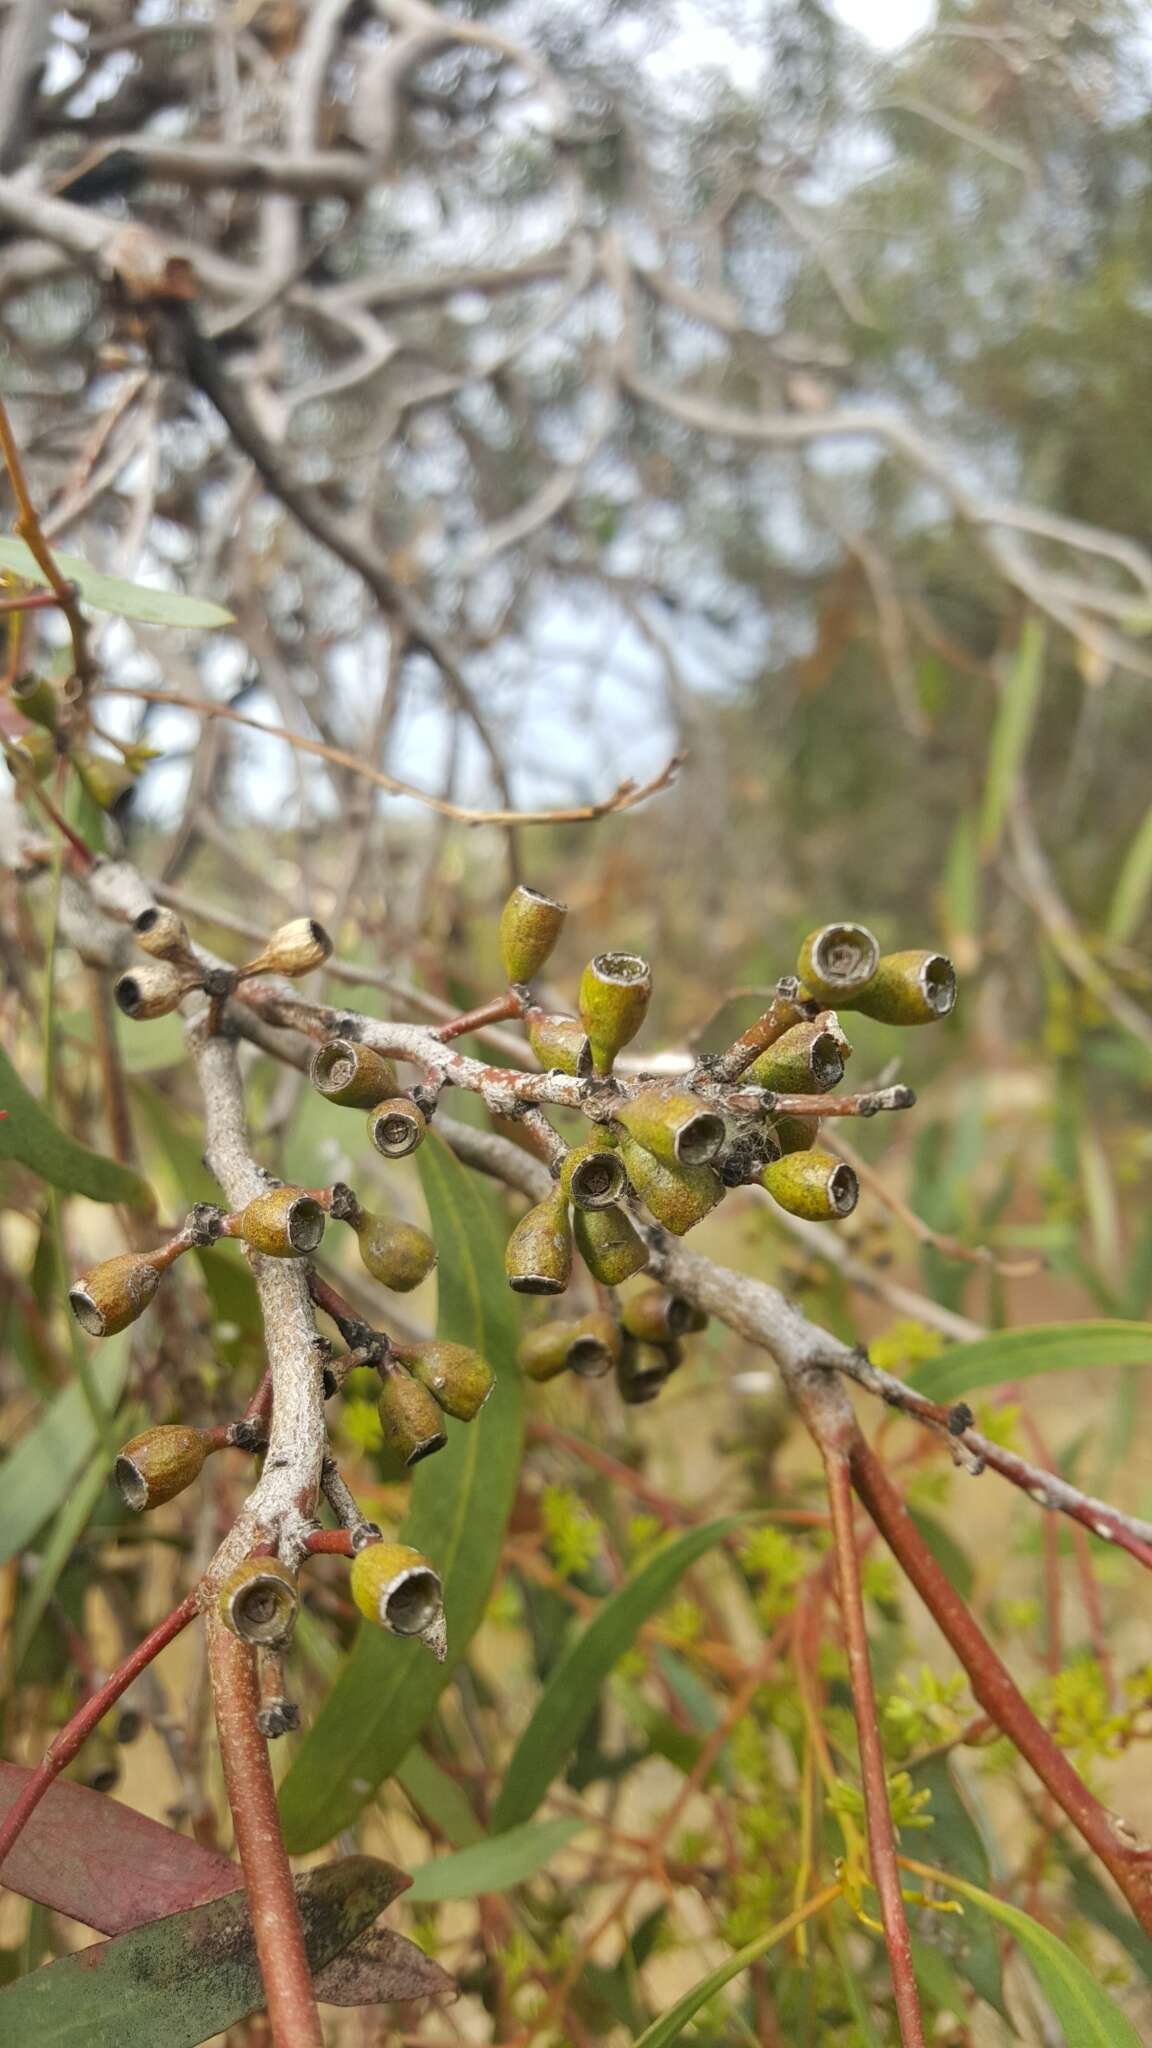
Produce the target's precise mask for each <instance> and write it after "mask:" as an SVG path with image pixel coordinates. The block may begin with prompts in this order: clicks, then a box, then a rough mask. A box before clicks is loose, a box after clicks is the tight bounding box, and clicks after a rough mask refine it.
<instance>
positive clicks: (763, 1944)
mask: <svg viewBox="0 0 1152 2048" xmlns="http://www.w3.org/2000/svg"><path fill="white" fill-rule="evenodd" d="M839 1896H840V1890H839V1886H836V1887H830V1888H829V1890H828V1892H827V1894H826V1897H825V1904H826V1905H829V1906H830V1905H831V1904H832V1903H833V1901H834V1900H835V1899H837V1898H839ZM805 1917H812V1916H805ZM795 1925H796V1915H795V1914H794V1913H790V1914H789V1916H788V1918H787V1920H781V1921H778V1922H777V1924H776V1926H775V1927H769V1928H767V1929H766V1931H765V1932H764V1933H763V1934H758V1935H757V1936H756V1939H755V1941H749V1942H747V1943H746V1944H745V1946H744V1947H743V1948H738V1949H736V1950H735V1951H734V1953H733V1954H732V1955H730V1956H729V1957H728V1959H727V1961H726V1962H723V1963H718V1964H717V1965H716V1968H715V1969H714V1970H709V1972H708V1975H707V1976H706V1977H701V1979H700V1981H699V1983H698V1984H694V1985H693V1986H692V1989H691V1990H690V1991H686V1992H685V1993H684V1996H683V1997H682V1998H678V1999H677V2000H676V2003H675V2005H670V2006H669V2008H668V2010H667V2012H666V2013H663V2014H661V2017H660V2018H659V2019H658V2020H653V2022H652V2025H651V2026H650V2027H645V2029H644V2032H643V2033H642V2034H641V2035H640V2036H639V2037H638V2039H637V2040H635V2041H634V2042H633V2043H632V2048H673V2043H674V2042H676V2041H678V2040H679V2039H680V2036H681V2034H682V2033H683V2032H684V2029H685V2027H686V2026H687V2025H688V2022H689V2020H690V2019H694V2018H695V2016H696V2014H697V2013H698V2012H699V2010H700V2008H701V2006H702V2005H707V2003H708V2001H709V1999H710V1998H715V1996H716V1993H717V1992H718V1991H723V1989H724V1986H725V1985H726V1984H730V1983H731V1982H732V1979H733V1977H738V1976H739V1975H740V1972H741V1971H742V1970H746V1969H747V1968H748V1966H749V1964H750V1963H755V1962H758V1961H759V1958H760V1957H761V1956H763V1955H767V1953H768V1951H769V1949H771V1948H775V1947H776V1946H777V1945H778V1943H780V1942H782V1941H784V1940H786V1939H787V1937H788V1935H789V1934H791V1932H792V1930H793V1928H794V1927H795Z"/></svg>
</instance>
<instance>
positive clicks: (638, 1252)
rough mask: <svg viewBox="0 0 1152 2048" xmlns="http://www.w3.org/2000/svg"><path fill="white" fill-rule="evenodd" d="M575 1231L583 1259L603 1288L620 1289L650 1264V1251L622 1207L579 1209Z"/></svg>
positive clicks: (575, 1220)
mask: <svg viewBox="0 0 1152 2048" xmlns="http://www.w3.org/2000/svg"><path fill="white" fill-rule="evenodd" d="M574 1228H575V1232H576V1245H577V1249H578V1251H579V1253H580V1257H581V1258H582V1259H583V1261H584V1264H585V1265H586V1266H587V1268H588V1271H589V1272H590V1273H591V1275H592V1278H593V1279H594V1280H599V1282H600V1285H601V1286H602V1287H619V1286H620V1284H621V1282H622V1281H624V1280H630V1279H631V1278H632V1275H633V1273H642V1272H643V1271H644V1268H645V1267H646V1265H647V1264H648V1247H647V1245H646V1244H645V1242H644V1240H643V1238H642V1237H641V1235H640V1233H639V1231H638V1230H637V1228H636V1225H635V1224H634V1223H633V1221H632V1218H631V1217H630V1216H629V1214H628V1212H627V1210H626V1209H622V1208H621V1207H620V1205H619V1203H613V1205H612V1207H611V1208H610V1209H577V1211H576V1215H575V1219H574Z"/></svg>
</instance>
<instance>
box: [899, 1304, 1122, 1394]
mask: <svg viewBox="0 0 1152 2048" xmlns="http://www.w3.org/2000/svg"><path fill="white" fill-rule="evenodd" d="M1149 1364H1152V1323H1124V1322H1088V1323H1038V1324H1036V1325H1035V1326H1026V1327H1024V1328H1022V1329H1018V1330H997V1331H996V1332H995V1333H994V1334H993V1335H992V1336H991V1337H978V1338H977V1339H976V1340H975V1342H974V1343H972V1344H953V1345H952V1346H951V1347H950V1348H949V1349H948V1350H947V1351H945V1352H942V1353H941V1355H940V1357H939V1358H932V1359H929V1361H928V1363H927V1364H926V1365H922V1366H920V1367H919V1368H918V1369H917V1372H916V1391H917V1393H918V1394H926V1395H927V1397H928V1399H929V1400H930V1401H958V1400H960V1399H961V1398H962V1397H964V1396H967V1395H968V1394H973V1393H975V1392H976V1391H977V1389H978V1388H980V1387H1000V1386H1004V1385H1006V1384H1007V1383H1008V1382H1010V1381H1012V1380H1029V1379H1035V1378H1037V1377H1038V1375H1039V1374H1041V1373H1046V1372H1073V1371H1081V1372H1083V1371H1084V1370H1086V1369H1091V1370H1092V1371H1096V1372H1102V1371H1104V1369H1105V1368H1115V1367H1116V1366H1121V1365H1149Z"/></svg>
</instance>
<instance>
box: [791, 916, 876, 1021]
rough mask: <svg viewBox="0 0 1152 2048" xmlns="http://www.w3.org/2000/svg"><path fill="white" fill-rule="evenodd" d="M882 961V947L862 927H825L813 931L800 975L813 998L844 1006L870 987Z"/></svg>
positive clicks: (803, 951)
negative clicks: (851, 998) (850, 999)
mask: <svg viewBox="0 0 1152 2048" xmlns="http://www.w3.org/2000/svg"><path fill="white" fill-rule="evenodd" d="M879 961H880V945H879V942H878V940H877V939H876V938H875V937H874V935H873V934H872V933H871V932H870V931H869V930H868V927H867V926H866V925H862V924H825V925H821V926H820V929H819V930H818V931H814V932H809V934H808V937H807V938H806V939H805V941H804V944H803V945H802V946H801V948H800V954H799V958H798V960H797V962H796V972H797V974H798V975H799V976H800V979H801V981H802V982H803V984H804V987H805V989H806V990H807V992H808V993H809V994H810V995H813V996H818V997H819V999H820V1001H821V1002H824V1003H843V1002H846V1001H847V1000H848V998H849V997H850V996H856V995H859V993H860V991H861V989H864V988H866V987H867V986H868V983H869V982H870V981H871V979H872V976H873V975H874V974H875V972H876V969H877V966H878V965H879Z"/></svg>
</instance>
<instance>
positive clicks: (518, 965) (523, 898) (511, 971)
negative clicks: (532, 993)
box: [500, 882, 568, 982]
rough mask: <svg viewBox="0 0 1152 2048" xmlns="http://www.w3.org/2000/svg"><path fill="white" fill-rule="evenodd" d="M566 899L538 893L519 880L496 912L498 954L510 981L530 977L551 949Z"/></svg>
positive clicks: (561, 926)
mask: <svg viewBox="0 0 1152 2048" xmlns="http://www.w3.org/2000/svg"><path fill="white" fill-rule="evenodd" d="M567 915H568V906H567V904H566V903H557V902H555V901H554V900H553V898H552V897H551V896H542V895H541V894H540V891H539V890H538V889H528V888H525V886H524V884H523V883H522V882H521V883H520V884H519V886H518V887H517V888H515V889H513V891H512V894H511V895H510V896H509V898H508V901H507V903H506V904H505V905H504V908H503V910H502V911H501V913H500V958H501V961H502V962H503V966H504V972H505V974H506V975H507V977H508V980H509V981H510V982H524V981H533V980H534V979H535V977H536V976H537V975H538V974H539V972H540V969H541V968H542V967H543V965H544V962H545V961H546V960H547V959H548V956H549V954H550V953H551V952H552V949H553V947H554V946H555V944H556V941H557V939H558V938H559V937H560V933H561V932H562V930H563V928H564V920H565V918H566V917H567Z"/></svg>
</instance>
